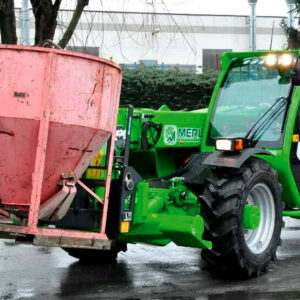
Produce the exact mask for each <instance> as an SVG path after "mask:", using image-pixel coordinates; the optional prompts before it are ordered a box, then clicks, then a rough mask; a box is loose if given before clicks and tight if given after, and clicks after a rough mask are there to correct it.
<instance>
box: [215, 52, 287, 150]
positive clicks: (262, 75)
mask: <svg viewBox="0 0 300 300" xmlns="http://www.w3.org/2000/svg"><path fill="white" fill-rule="evenodd" d="M290 87H291V84H290V81H289V80H284V78H282V76H281V75H280V73H279V71H278V70H277V69H269V68H266V67H265V66H264V58H263V57H255V58H250V59H242V60H237V61H235V62H234V63H233V64H232V67H231V69H230V71H229V73H228V75H227V77H226V79H225V80H224V82H223V84H222V86H221V89H220V92H219V95H218V99H217V101H216V104H215V108H214V111H213V116H212V118H211V124H210V134H209V136H210V139H209V140H210V143H211V144H213V141H214V140H215V139H217V138H221V137H223V138H247V139H250V140H253V141H255V146H257V147H279V146H280V145H281V143H282V136H283V134H282V133H283V130H284V126H283V124H284V118H285V114H286V109H287V106H288V101H287V97H288V94H289V90H290Z"/></svg>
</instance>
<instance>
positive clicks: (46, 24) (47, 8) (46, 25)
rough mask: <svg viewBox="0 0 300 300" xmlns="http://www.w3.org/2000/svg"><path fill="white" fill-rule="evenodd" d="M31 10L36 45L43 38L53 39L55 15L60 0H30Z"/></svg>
mask: <svg viewBox="0 0 300 300" xmlns="http://www.w3.org/2000/svg"><path fill="white" fill-rule="evenodd" d="M30 2H31V6H32V11H33V14H34V18H35V40H34V44H35V45H38V44H40V43H41V42H43V41H45V40H48V39H49V40H53V38H54V34H55V30H56V26H57V15H58V10H59V7H60V4H61V0H55V1H54V4H52V0H30Z"/></svg>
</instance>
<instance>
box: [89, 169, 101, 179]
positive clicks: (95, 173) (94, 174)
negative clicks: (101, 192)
mask: <svg viewBox="0 0 300 300" xmlns="http://www.w3.org/2000/svg"><path fill="white" fill-rule="evenodd" d="M86 175H87V177H88V178H97V179H101V177H102V170H101V169H87V172H86Z"/></svg>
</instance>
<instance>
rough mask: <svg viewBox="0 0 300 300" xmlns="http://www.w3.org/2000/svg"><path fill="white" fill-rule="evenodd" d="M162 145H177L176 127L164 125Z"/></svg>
mask: <svg viewBox="0 0 300 300" xmlns="http://www.w3.org/2000/svg"><path fill="white" fill-rule="evenodd" d="M164 143H165V144H166V145H175V144H176V143H177V127H176V125H166V126H165V129H164Z"/></svg>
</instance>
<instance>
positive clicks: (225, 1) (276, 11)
mask: <svg viewBox="0 0 300 300" xmlns="http://www.w3.org/2000/svg"><path fill="white" fill-rule="evenodd" d="M28 1H29V0H28ZM21 2H22V1H21V0H16V6H17V7H20V5H21ZM75 3H76V1H75V0H62V7H63V8H70V9H72V8H74V5H75ZM152 3H155V10H156V11H158V12H166V11H170V12H174V13H196V14H234V15H239V14H240V15H248V14H249V6H248V0H90V5H89V7H88V8H87V9H95V10H117V11H153V4H152ZM163 3H164V4H163ZM286 14H287V6H286V2H285V0H258V2H257V15H266V16H285V15H286Z"/></svg>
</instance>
